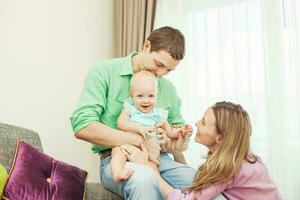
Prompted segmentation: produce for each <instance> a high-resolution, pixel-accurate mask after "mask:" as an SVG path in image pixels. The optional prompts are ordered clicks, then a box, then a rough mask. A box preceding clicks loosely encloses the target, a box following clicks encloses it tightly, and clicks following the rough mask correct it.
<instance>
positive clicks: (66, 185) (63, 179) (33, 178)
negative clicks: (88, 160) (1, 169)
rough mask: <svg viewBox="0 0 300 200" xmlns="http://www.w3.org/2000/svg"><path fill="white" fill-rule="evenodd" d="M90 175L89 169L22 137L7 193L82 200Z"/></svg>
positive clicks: (14, 196) (19, 195) (26, 197)
mask: <svg viewBox="0 0 300 200" xmlns="http://www.w3.org/2000/svg"><path fill="white" fill-rule="evenodd" d="M86 177H87V172H86V171H83V170H81V169H79V168H78V167H74V166H72V165H69V164H66V163H64V162H61V161H58V160H55V159H53V158H52V157H50V156H48V155H46V154H44V153H42V152H41V151H39V150H38V149H36V148H34V147H32V146H31V145H30V144H28V143H26V142H24V141H20V142H19V143H18V145H17V149H16V154H15V158H14V163H13V166H12V167H11V170H10V173H9V177H8V180H7V184H6V186H5V190H4V194H3V196H4V197H6V198H9V199H28V200H29V199H37V200H39V199H51V200H52V199H53V200H56V199H61V200H65V199H72V200H76V199H80V200H82V199H84V191H85V180H86Z"/></svg>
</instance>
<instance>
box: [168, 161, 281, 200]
mask: <svg viewBox="0 0 300 200" xmlns="http://www.w3.org/2000/svg"><path fill="white" fill-rule="evenodd" d="M220 193H223V195H224V196H225V197H226V198H227V199H230V200H243V199H247V200H248V199H255V200H266V199H268V200H282V197H281V196H280V194H279V192H278V190H277V188H276V185H275V184H274V182H273V181H272V180H271V178H270V176H269V174H268V171H267V169H266V167H265V165H264V164H263V162H262V160H261V159H260V158H259V157H257V161H256V162H255V163H254V164H251V163H249V162H248V161H244V162H243V164H242V166H241V168H240V170H239V171H238V173H237V174H236V175H235V176H234V177H233V178H232V179H231V180H229V181H228V182H227V183H219V184H214V185H212V186H210V187H208V188H206V189H204V190H202V191H201V194H199V193H194V192H191V193H187V192H182V191H180V190H178V189H175V190H173V191H172V192H171V193H170V194H169V195H168V198H167V199H168V200H201V199H204V200H210V199H214V198H215V197H217V196H218V195H219V194H220Z"/></svg>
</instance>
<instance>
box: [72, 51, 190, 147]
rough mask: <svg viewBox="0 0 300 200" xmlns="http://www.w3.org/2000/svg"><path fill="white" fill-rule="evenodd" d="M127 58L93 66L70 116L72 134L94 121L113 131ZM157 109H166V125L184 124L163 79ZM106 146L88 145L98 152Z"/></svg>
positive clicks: (123, 95) (128, 70) (125, 92)
mask: <svg viewBox="0 0 300 200" xmlns="http://www.w3.org/2000/svg"><path fill="white" fill-rule="evenodd" d="M135 55H137V52H133V53H131V54H130V55H129V56H127V57H123V58H115V59H111V60H105V61H101V62H99V63H97V64H96V65H95V66H93V67H92V68H91V69H90V71H89V73H88V75H87V77H86V79H85V84H84V88H83V91H82V94H81V97H80V101H79V105H78V107H77V108H76V110H75V112H74V113H73V115H72V117H71V123H72V128H73V131H74V133H76V132H78V131H79V130H80V129H82V128H84V127H86V126H88V125H89V124H90V123H92V122H95V121H98V122H101V123H103V124H106V125H108V126H110V127H112V128H117V119H118V117H119V115H120V113H121V111H122V108H123V102H124V100H125V99H127V98H128V97H129V91H130V79H131V76H132V66H131V58H132V57H133V56H135ZM157 87H158V97H157V104H156V106H157V107H161V108H164V109H166V110H168V112H169V115H168V122H169V123H170V124H184V121H183V119H182V117H181V113H180V106H181V101H180V99H179V98H178V96H177V94H176V90H175V87H174V85H173V84H172V83H171V82H170V81H168V80H167V79H165V78H158V86H157ZM108 148H111V147H108V146H97V145H94V144H93V146H92V151H93V152H94V153H98V152H99V151H102V150H104V149H108Z"/></svg>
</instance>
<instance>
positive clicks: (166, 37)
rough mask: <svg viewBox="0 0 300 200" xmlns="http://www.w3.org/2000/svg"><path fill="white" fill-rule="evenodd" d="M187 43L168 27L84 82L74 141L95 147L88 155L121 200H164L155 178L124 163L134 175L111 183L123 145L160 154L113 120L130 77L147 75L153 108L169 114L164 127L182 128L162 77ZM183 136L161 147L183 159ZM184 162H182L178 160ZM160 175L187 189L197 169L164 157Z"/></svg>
mask: <svg viewBox="0 0 300 200" xmlns="http://www.w3.org/2000/svg"><path fill="white" fill-rule="evenodd" d="M184 53H185V41H184V36H183V35H182V33H181V32H180V31H179V30H177V29H174V28H172V27H162V28H159V29H156V30H154V31H153V32H152V33H151V34H150V36H149V37H148V39H147V41H146V42H145V44H144V48H143V50H142V51H141V52H133V53H131V54H130V55H129V56H127V57H123V58H116V59H111V60H106V61H102V62H100V63H98V64H96V65H95V66H94V67H92V68H91V70H90V72H89V74H88V75H87V78H86V80H85V86H84V89H83V92H82V95H81V98H80V103H79V106H78V107H77V109H76V110H75V112H74V113H73V115H72V118H71V122H72V127H73V130H74V132H75V136H76V138H78V139H82V140H85V141H88V142H91V143H92V144H93V147H92V151H93V152H95V153H99V154H100V155H101V166H100V176H101V182H102V184H103V185H104V186H105V187H106V188H108V189H109V190H111V191H113V192H115V193H117V194H119V195H120V196H122V197H123V198H125V199H132V200H133V199H135V200H139V199H143V200H147V199H149V200H154V199H155V200H156V199H163V196H162V194H161V193H160V190H159V185H158V182H157V181H156V180H155V179H154V178H153V173H152V171H151V170H150V169H148V168H147V167H145V166H142V165H138V164H135V163H130V162H127V163H126V165H125V167H128V168H131V169H133V170H134V175H133V176H132V177H131V178H130V179H128V180H126V181H122V182H121V183H118V184H117V183H114V182H113V178H112V174H111V169H110V161H111V156H110V155H111V148H112V147H115V146H120V145H122V144H131V145H134V146H138V147H139V146H140V145H141V143H145V145H146V147H147V148H148V149H150V150H151V151H153V152H155V151H156V152H157V151H159V150H160V148H159V147H157V146H155V145H156V144H154V143H153V142H151V140H150V141H149V140H148V141H144V139H143V138H142V137H141V136H140V135H139V134H136V133H125V132H123V131H121V130H117V129H116V127H117V119H118V116H119V114H120V112H121V110H122V106H123V102H124V100H125V99H126V98H127V97H128V95H129V91H130V78H131V76H132V74H133V73H135V72H137V71H140V70H142V69H143V70H147V71H150V72H151V73H153V74H154V75H155V76H157V77H158V90H159V92H158V98H157V106H158V107H161V108H164V109H167V110H168V112H169V114H168V122H169V123H170V124H172V125H177V126H178V125H184V121H183V119H182V117H181V114H180V106H181V102H180V99H179V98H178V97H177V94H176V90H175V87H174V86H173V84H172V83H171V82H169V81H168V80H166V79H164V78H162V76H164V75H166V74H168V73H169V72H170V71H173V70H175V68H176V66H177V65H178V63H179V62H180V60H182V59H183V57H184ZM158 132H159V134H162V135H165V134H164V133H165V132H164V130H163V126H161V125H158ZM185 139H186V138H185V136H184V137H179V139H177V140H176V139H175V140H172V141H170V142H169V143H168V145H165V146H167V147H168V150H170V151H171V152H173V153H174V157H175V159H176V157H181V154H180V153H178V154H177V153H176V152H181V151H182V150H183V148H184V147H183V146H184V142H183V141H185ZM180 160H182V158H180ZM159 170H160V173H161V176H162V177H163V178H164V179H165V180H166V181H167V182H168V183H170V184H171V185H172V186H173V187H174V188H180V189H183V188H186V187H187V186H189V185H191V183H192V180H193V177H194V175H195V170H194V169H192V168H190V167H188V166H186V165H183V164H181V163H178V162H175V161H174V160H173V159H171V158H170V157H169V156H168V155H167V154H166V153H162V154H161V156H160V165H159Z"/></svg>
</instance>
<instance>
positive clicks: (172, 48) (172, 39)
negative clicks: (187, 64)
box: [147, 26, 185, 60]
mask: <svg viewBox="0 0 300 200" xmlns="http://www.w3.org/2000/svg"><path fill="white" fill-rule="evenodd" d="M147 40H148V41H150V43H151V49H150V52H152V51H161V50H163V51H167V52H168V53H170V54H171V56H172V58H174V59H175V60H182V59H183V57H184V54H185V39H184V36H183V34H182V33H181V32H180V31H179V30H178V29H175V28H173V27H170V26H164V27H161V28H158V29H155V30H154V31H152V32H151V34H150V35H149V37H148V38H147Z"/></svg>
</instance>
